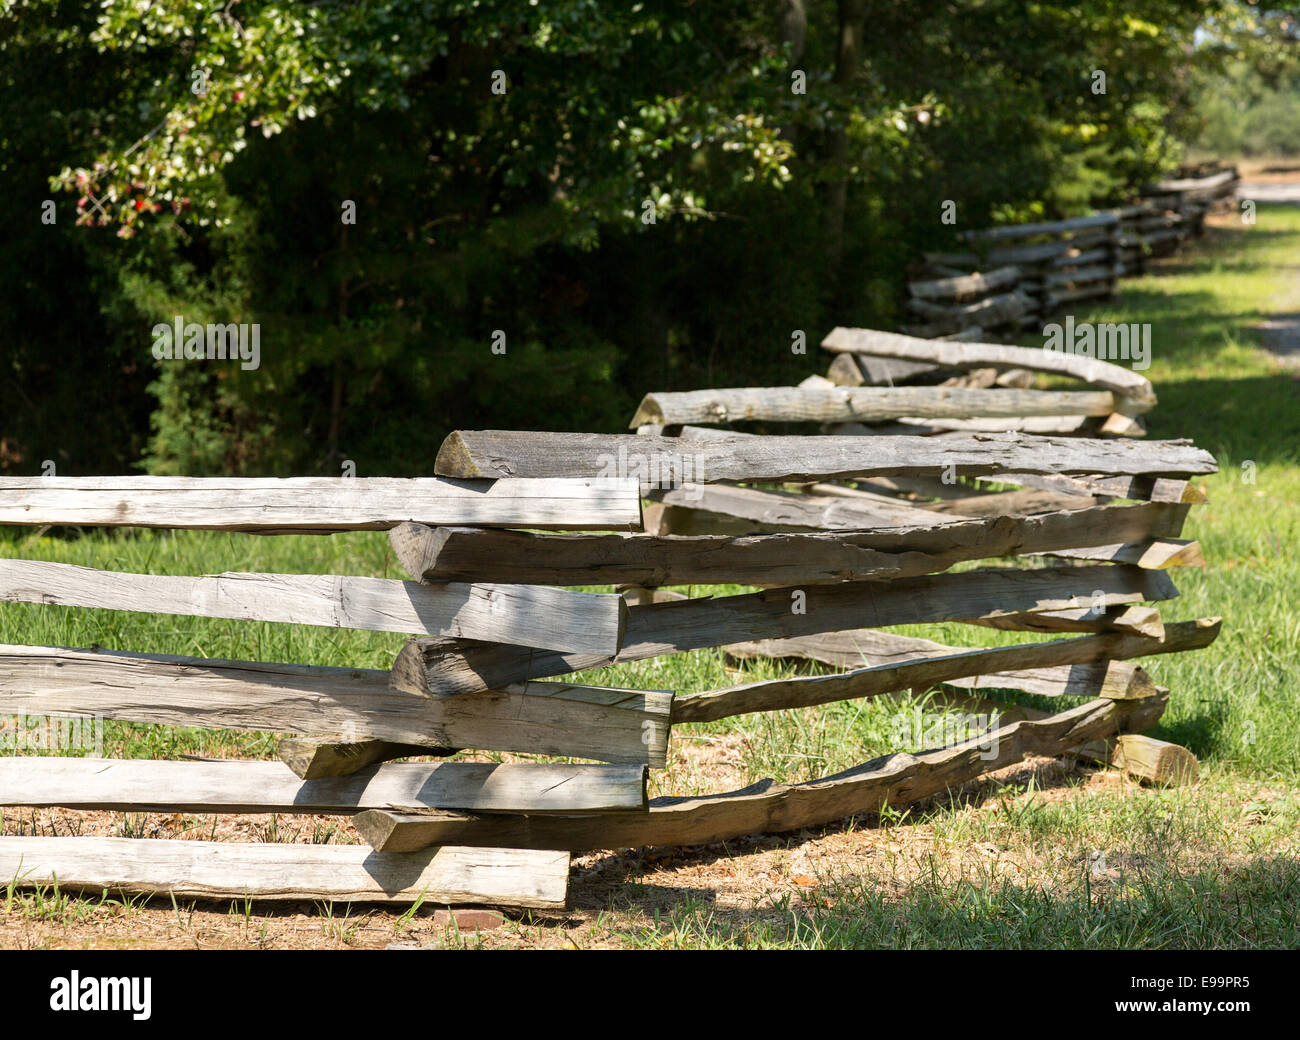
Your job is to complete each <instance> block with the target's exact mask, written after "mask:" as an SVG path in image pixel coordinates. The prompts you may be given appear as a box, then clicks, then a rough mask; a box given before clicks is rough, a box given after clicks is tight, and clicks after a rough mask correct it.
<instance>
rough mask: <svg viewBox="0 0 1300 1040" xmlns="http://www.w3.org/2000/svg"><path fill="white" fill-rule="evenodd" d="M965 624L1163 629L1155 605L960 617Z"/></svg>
mask: <svg viewBox="0 0 1300 1040" xmlns="http://www.w3.org/2000/svg"><path fill="white" fill-rule="evenodd" d="M962 621H963V622H965V623H966V624H968V625H980V626H983V627H985V628H998V629H1002V630H1003V631H1006V632H1109V631H1121V632H1133V633H1136V634H1137V635H1144V636H1152V637H1155V638H1162V637H1163V636H1164V632H1165V625H1164V621H1163V620H1162V619H1161V617H1160V611H1159V610H1157V609H1156V608H1155V607H1144V606H1136V605H1134V606H1123V605H1118V606H1107V607H1103V608H1102V609H1100V610H1098V609H1097V608H1096V607H1075V608H1072V609H1070V610H1044V611H1039V612H1037V613H1025V614H1004V615H1003V616H1001V617H987V618H963V619H962Z"/></svg>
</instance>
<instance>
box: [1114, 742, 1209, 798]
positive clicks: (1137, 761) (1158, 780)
mask: <svg viewBox="0 0 1300 1040" xmlns="http://www.w3.org/2000/svg"><path fill="white" fill-rule="evenodd" d="M1110 761H1111V765H1113V766H1115V767H1116V768H1117V769H1122V770H1123V771H1124V772H1125V773H1127V774H1128V775H1129V776H1131V777H1133V779H1135V780H1139V781H1142V782H1145V783H1152V784H1161V785H1164V786H1170V787H1173V786H1179V785H1182V784H1194V783H1196V779H1197V777H1198V776H1199V775H1200V763H1199V762H1198V761H1197V758H1196V756H1195V755H1194V754H1192V752H1191V751H1189V750H1188V749H1187V748H1185V747H1182V746H1181V745H1178V744H1171V743H1169V742H1168V741H1164V740H1157V739H1155V738H1154V737H1147V736H1143V735H1142V734H1141V733H1126V734H1124V735H1122V736H1120V737H1118V738H1117V739H1116V741H1115V749H1114V751H1112V752H1111V759H1110Z"/></svg>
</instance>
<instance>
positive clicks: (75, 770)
mask: <svg viewBox="0 0 1300 1040" xmlns="http://www.w3.org/2000/svg"><path fill="white" fill-rule="evenodd" d="M645 783H646V767H645V766H641V765H636V766H633V765H603V766H595V765H552V764H547V763H528V764H523V765H521V764H510V763H500V764H498V763H491V762H437V763H432V764H429V763H423V762H407V763H398V764H389V765H383V766H376V767H371V768H370V769H367V770H365V771H364V772H360V773H353V774H352V775H350V776H345V777H328V778H324V779H319V780H300V779H299V778H298V777H296V776H294V775H293V773H292V772H290V771H289V769H288V768H286V767H285V765H284V764H283V763H281V762H262V761H238V760H234V759H232V760H228V761H224V762H212V761H207V762H174V761H152V760H136V759H107V758H36V757H24V758H0V805H14V806H24V807H45V806H59V807H61V808H65V809H107V810H113V811H119V812H187V813H199V814H207V813H333V814H341V813H355V812H359V811H361V810H364V809H383V808H390V809H399V808H400V809H407V810H412V809H414V810H420V809H458V810H467V811H473V812H530V813H532V812H575V811H578V812H620V811H622V812H628V811H637V810H643V809H645V807H646V793H645Z"/></svg>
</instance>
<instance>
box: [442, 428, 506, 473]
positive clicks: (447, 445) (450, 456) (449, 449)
mask: <svg viewBox="0 0 1300 1040" xmlns="http://www.w3.org/2000/svg"><path fill="white" fill-rule="evenodd" d="M433 472H434V473H435V474H437V475H438V476H440V477H461V478H466V479H468V478H472V477H509V476H512V474H511V473H510V472H509V467H499V468H497V467H494V468H493V469H492V471H491V472H488V471H485V470H483V469H480V468H479V467H478V465H477V464H476V463H475V462H474V458H473V455H472V454H471V452H470V451H469V449H468V447H466V445H465V441H464V439H463V438H462V437H461V434H460V431H459V430H453V431H452V432H451V433H450V434H448V435H447V437H446V439H445V440H444V441H443V442H442V446H441V447H440V448H439V449H438V457H437V458H436V459H435V460H434V463H433Z"/></svg>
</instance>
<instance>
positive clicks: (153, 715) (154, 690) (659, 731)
mask: <svg viewBox="0 0 1300 1040" xmlns="http://www.w3.org/2000/svg"><path fill="white" fill-rule="evenodd" d="M388 679H389V673H388V672H387V671H381V670H378V669H364V668H326V667H319V666H314V665H301V664H270V663H264V662H259V661H222V660H212V659H208V658H198V657H175V656H171V655H165V654H131V653H121V652H116V651H113V652H110V651H103V650H101V651H91V650H72V649H66V648H63V647H42V646H6V645H0V713H3V714H18V713H25V714H32V715H101V716H103V717H104V718H106V719H120V720H122V721H126V722H149V723H156V724H161V725H167V726H197V727H201V728H205V729H245V730H264V731H270V732H274V733H291V734H300V735H303V736H316V735H319V734H323V733H327V734H337V735H339V737H340V738H341V739H345V740H351V741H363V740H368V739H379V740H388V741H392V742H394V743H403V744H425V745H429V747H431V748H433V749H447V748H473V749H477V750H480V751H517V752H522V753H525V754H535V755H555V756H563V757H573V758H589V759H596V760H598V761H603V762H625V763H638V764H641V763H643V764H645V765H648V766H650V768H652V769H662V768H663V767H664V762H665V757H666V755H667V749H668V737H669V727H670V719H671V714H672V697H673V695H672V694H671V693H670V692H666V691H662V690H618V689H609V688H605V687H599V686H576V685H571V684H568V683H527V684H516V685H512V686H510V687H509V688H507V689H501V688H497V689H493V690H485V691H484V692H482V693H474V694H469V695H467V696H464V697H455V698H450V699H439V700H432V699H429V698H427V697H418V696H412V695H410V694H407V693H401V692H398V691H396V690H393V689H391V688H390V687H389V685H388Z"/></svg>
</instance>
